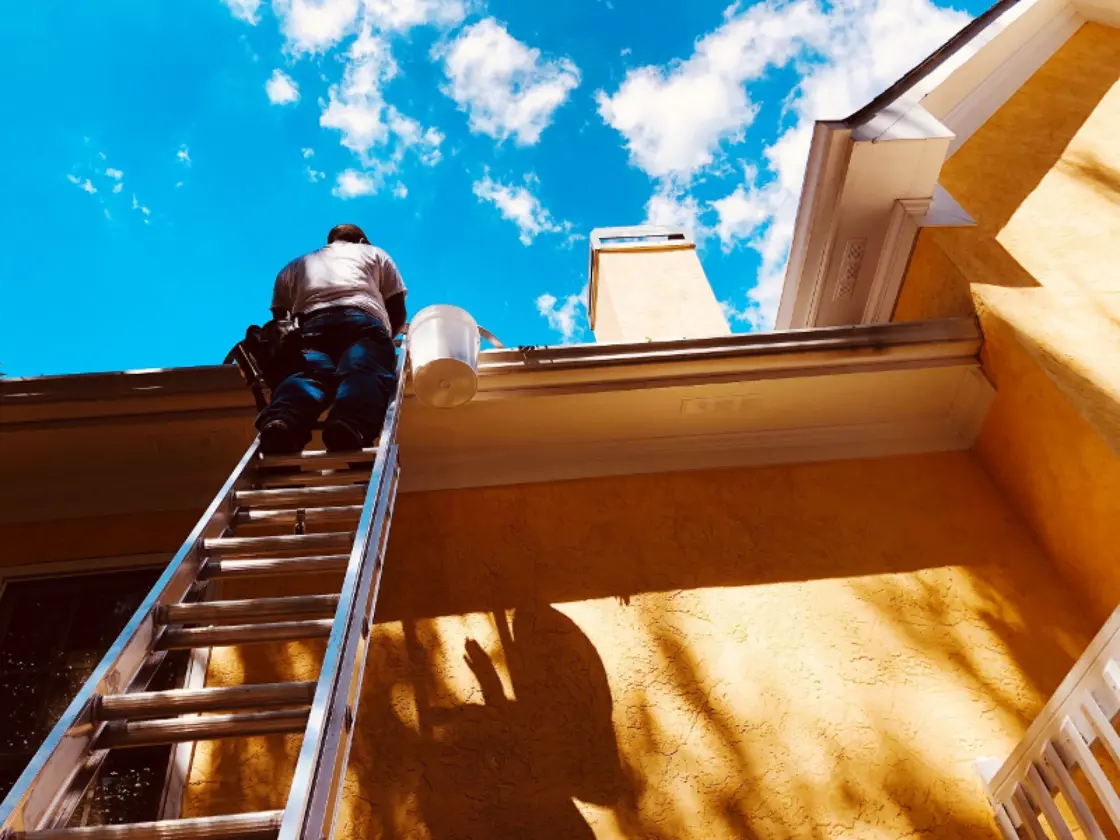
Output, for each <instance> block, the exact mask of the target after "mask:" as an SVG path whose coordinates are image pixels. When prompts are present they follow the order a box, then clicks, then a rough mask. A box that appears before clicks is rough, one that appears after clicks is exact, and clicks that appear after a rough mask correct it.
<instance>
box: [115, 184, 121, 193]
mask: <svg viewBox="0 0 1120 840" xmlns="http://www.w3.org/2000/svg"><path fill="white" fill-rule="evenodd" d="M123 189H124V184H115V185H114V186H113V192H114V193H119V192H120V191H121V190H123Z"/></svg>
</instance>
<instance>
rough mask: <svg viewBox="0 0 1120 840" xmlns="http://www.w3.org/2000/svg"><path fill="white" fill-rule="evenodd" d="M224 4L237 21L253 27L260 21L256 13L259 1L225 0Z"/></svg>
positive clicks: (259, 6)
mask: <svg viewBox="0 0 1120 840" xmlns="http://www.w3.org/2000/svg"><path fill="white" fill-rule="evenodd" d="M225 4H226V5H227V6H228V7H229V10H230V13H231V14H232V15H233V16H234V17H235V18H237V19H238V20H243V21H245V22H246V23H251V24H253V25H254V26H255V25H256V24H257V22H258V21H259V20H260V18H259V17H258V13H259V12H260V8H261V0H225Z"/></svg>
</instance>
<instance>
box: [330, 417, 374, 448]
mask: <svg viewBox="0 0 1120 840" xmlns="http://www.w3.org/2000/svg"><path fill="white" fill-rule="evenodd" d="M323 445H324V446H325V447H327V450H328V451H330V452H354V451H355V450H357V449H362V448H363V447H364V446H365V441H364V440H363V439H362V434H361V432H359V431H358V430H357V429H355V428H354V427H353V426H351V425H350V424H349V423H346V422H345V421H343V420H328V421H327V422H326V424H324V426H323Z"/></svg>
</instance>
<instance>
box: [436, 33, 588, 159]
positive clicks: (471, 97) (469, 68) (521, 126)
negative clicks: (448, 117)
mask: <svg viewBox="0 0 1120 840" xmlns="http://www.w3.org/2000/svg"><path fill="white" fill-rule="evenodd" d="M443 58H444V72H445V73H446V76H447V83H446V84H445V85H444V88H443V91H444V93H446V94H447V95H448V96H450V97H451V98H452V99H454V100H455V102H456V103H457V104H458V106H459V108H460V109H461V110H463V111H465V112H466V113H467V116H468V120H469V123H470V128H471V130H472V131H474V132H476V133H480V134H486V135H489V136H490V137H494V138H496V139H498V140H505V139H507V138H510V137H512V138H514V141H515V142H516V143H517V144H518V145H523V146H531V145H533V144H535V143H536V142H537V141H538V140H539V139H540V136H541V132H542V131H544V130H545V128H547V127H548V125H549V124H550V123H551V122H552V116H553V114H554V113H555V111H556V109H557V108H559V107H560V106H561V105H562V104H564V101H565V100H566V99H567V98H568V94H569V93H570V92H571V91H572V90H573V89H574V88H575V87H576V86H578V85H579V69H578V68H577V67H576V66H575V64H573V63H572V62H571V60H570V59H567V58H560V59H555V60H550V59H542V58H541V52H540V50H538V49H534V48H531V47H528V46H526V45H525V44H523V43H522V42H521V41H518V40H517V39H516V38H514V37H513V36H512V35H510V34H509V32H507V31H506V28H505V27H504V26H503V25H502V24H500V23H498V22H497V21H496V20H494V19H493V18H487V19H486V20H483V21H479V22H478V23H475V24H473V25H471V26H468V27H467V28H466V29H464V30H463V31H462V32H461V33H460V34H459V36H458V37H457V38H456V39H455V40H454V41H453V42H452V43H451V45H450V46H449V47H448V48H447V49H446V50H445V52H444V53H443Z"/></svg>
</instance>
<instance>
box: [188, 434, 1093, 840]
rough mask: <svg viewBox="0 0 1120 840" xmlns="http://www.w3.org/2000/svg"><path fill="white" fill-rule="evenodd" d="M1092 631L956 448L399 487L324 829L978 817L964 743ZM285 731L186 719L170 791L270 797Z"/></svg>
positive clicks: (495, 829) (1003, 717)
mask: <svg viewBox="0 0 1120 840" xmlns="http://www.w3.org/2000/svg"><path fill="white" fill-rule="evenodd" d="M404 468H405V469H407V464H406V465H404ZM300 586H307V583H306V582H304V583H302V584H300V583H289V584H288V585H287V588H288V590H289V591H294V590H295V589H296V588H297V587H300ZM321 586H323V584H322V583H320V587H321ZM258 591H259V590H258ZM227 594H230V595H237V594H239V593H238V591H236V590H232V589H230V590H229V591H228V592H227ZM1089 633H1090V627H1089V626H1088V622H1087V620H1086V619H1085V617H1084V616H1083V611H1082V610H1081V609H1080V608H1079V607H1078V605H1077V604H1076V602H1075V600H1074V598H1073V597H1072V595H1071V594H1070V593H1069V592H1068V591H1067V589H1066V588H1065V586H1064V584H1063V583H1062V581H1061V579H1060V578H1059V577H1058V575H1057V573H1056V571H1055V570H1054V569H1053V567H1052V566H1051V564H1050V563H1049V562H1048V560H1047V559H1046V558H1045V557H1044V555H1043V553H1042V552H1041V550H1040V549H1039V547H1038V546H1037V545H1036V543H1035V542H1034V541H1033V539H1032V538H1031V536H1030V535H1029V533H1028V531H1027V530H1026V528H1025V527H1024V526H1023V525H1022V524H1021V521H1020V519H1019V518H1018V517H1017V516H1016V515H1015V514H1014V513H1013V511H1012V510H1011V509H1010V508H1009V507H1008V505H1007V503H1006V502H1005V500H1004V499H1003V497H1002V496H1001V494H1000V493H999V491H998V490H997V489H996V488H995V487H994V485H993V484H992V483H991V481H990V479H989V478H988V476H987V475H986V474H985V473H984V471H983V470H982V469H981V468H980V467H979V466H978V465H977V463H976V462H975V460H974V458H973V457H972V456H971V455H969V454H967V453H953V454H943V455H930V456H915V457H905V458H892V459H882V460H872V461H850V462H838V463H830V464H815V465H804V464H802V465H793V466H783V467H768V468H761V469H752V470H728V471H720V472H701V473H688V474H677V475H654V476H641V477H625V478H610V479H598V480H589V481H578V482H568V483H560V484H551V485H532V486H523V487H503V488H490V489H484V490H470V491H457V492H443V493H432V494H416V495H407V496H404V497H402V498H401V500H400V501H399V503H398V507H397V515H396V519H395V522H394V526H393V532H392V539H391V545H390V555H389V565H388V571H387V573H386V579H385V584H384V589H383V592H382V601H381V605H380V609H379V612H378V624H377V629H376V632H375V634H374V637H373V645H372V650H371V655H370V661H369V667H368V670H367V680H366V684H365V686H364V690H363V700H362V706H361V710H360V713H359V718H358V727H357V730H356V732H357V735H356V739H355V744H354V751H353V758H352V762H351V766H350V769H349V773H348V779H347V787H346V797H345V802H344V808H343V813H342V817H341V819H342V825H341V834H340V836H342V837H346V838H373V837H384V838H390V837H393V838H435V840H452V839H453V838H454V839H455V840H459V839H460V838H534V839H535V838H580V837H586V838H590V837H597V838H601V840H603V839H604V838H643V839H644V838H696V840H701V838H703V840H713V839H715V838H744V837H746V838H752V837H757V838H791V837H798V838H800V837H805V838H884V840H886V838H892V839H893V838H900V837H941V838H965V837H983V838H989V837H994V833H993V829H992V826H991V823H990V818H989V815H988V811H987V808H986V803H985V799H984V797H983V795H982V793H981V790H980V787H979V783H978V781H977V780H976V778H975V776H974V773H973V770H972V764H971V763H972V761H973V760H974V759H975V758H976V757H977V756H979V755H984V754H988V755H994V756H1002V755H1006V754H1008V753H1009V752H1010V750H1011V748H1012V747H1013V745H1014V743H1015V742H1016V740H1017V739H1018V738H1019V737H1020V736H1021V735H1022V733H1023V731H1024V729H1025V727H1026V726H1027V724H1028V723H1029V721H1030V719H1031V717H1032V716H1033V715H1034V714H1035V713H1036V712H1037V711H1038V709H1039V708H1040V707H1041V704H1042V703H1043V702H1044V701H1045V699H1046V697H1047V696H1048V694H1049V693H1050V692H1051V691H1052V690H1053V689H1054V688H1055V687H1056V685H1057V683H1058V682H1059V681H1060V679H1061V678H1062V676H1063V675H1064V674H1065V672H1066V671H1067V670H1068V669H1069V667H1070V666H1071V665H1072V663H1073V661H1074V660H1075V659H1076V657H1077V656H1078V654H1079V653H1080V651H1081V650H1082V649H1083V646H1084V645H1085V644H1086V642H1087V640H1088V636H1089ZM319 654H320V648H319V647H318V646H316V645H292V644H290V645H277V646H269V647H258V648H244V649H239V648H224V649H218V650H215V651H214V658H213V664H212V668H211V673H210V681H211V683H212V684H236V683H240V682H243V681H253V682H257V681H266V680H271V679H275V678H277V677H281V676H283V677H287V678H297V677H309V676H311V675H312V674H313V673H314V671H315V668H316V663H317V661H318V656H319ZM297 749H298V739H295V738H282V737H276V738H254V739H244V740H235V741H226V742H213V743H208V744H202V745H200V746H199V748H198V751H197V753H196V760H195V763H194V766H193V768H192V774H191V784H190V785H189V790H188V794H187V800H186V812H187V814H188V815H193V814H202V813H221V812H228V811H233V810H239V809H247V810H252V809H257V808H270V807H279V806H280V805H281V804H282V803H283V799H284V795H285V791H286V786H287V780H288V778H289V776H290V773H291V768H292V765H293V762H294V756H295V753H296V750H297Z"/></svg>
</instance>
